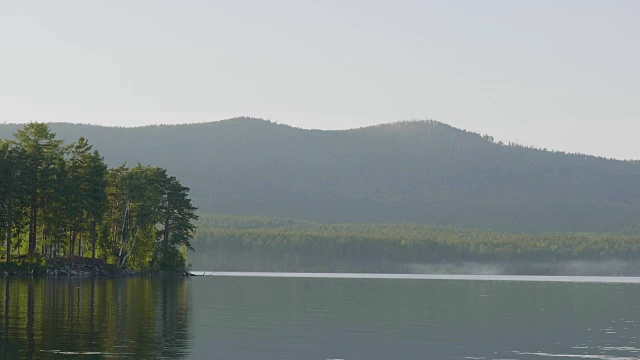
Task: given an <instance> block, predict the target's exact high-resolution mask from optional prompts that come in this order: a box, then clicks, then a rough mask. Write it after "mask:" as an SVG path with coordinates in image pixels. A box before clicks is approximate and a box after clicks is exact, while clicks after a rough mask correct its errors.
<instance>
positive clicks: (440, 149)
mask: <svg viewBox="0 0 640 360" xmlns="http://www.w3.org/2000/svg"><path fill="white" fill-rule="evenodd" d="M50 126H51V128H52V130H53V131H54V132H56V133H57V135H58V138H61V139H64V140H65V141H67V142H71V141H75V140H76V139H77V138H79V137H80V136H84V137H85V138H87V139H88V140H89V142H90V143H91V144H94V148H95V149H98V150H99V151H100V152H101V153H102V155H103V156H104V157H105V160H106V162H107V163H108V164H109V165H110V166H119V165H121V164H122V163H123V162H127V163H128V164H130V165H133V164H135V163H137V162H140V163H143V164H154V165H157V166H160V167H164V168H167V169H168V171H169V173H172V174H176V175H178V176H179V177H180V179H182V181H183V183H184V184H185V185H187V186H189V187H191V190H192V191H191V195H192V198H193V199H194V203H195V205H196V206H198V207H200V209H201V210H202V211H206V212H216V213H227V214H238V215H267V216H277V217H291V218H300V219H309V220H315V221H323V222H418V223H433V224H444V225H455V226H464V227H477V228H486V229H494V230H507V231H523V232H548V231H616V230H619V229H621V228H624V227H633V226H635V225H636V224H638V223H639V222H640V221H639V220H640V188H639V187H638V186H637V184H638V180H639V179H640V164H638V163H637V162H630V161H618V160H611V159H604V158H599V157H594V156H586V155H578V154H564V153H557V152H550V151H543V150H537V149H531V148H525V147H521V146H517V145H504V144H498V143H495V142H494V141H493V139H491V138H490V137H489V136H481V135H479V134H475V133H471V132H467V131H463V130H459V129H456V128H453V127H451V126H448V125H445V124H442V123H439V122H435V121H413V122H400V123H394V124H388V125H380V126H373V127H366V128H360V129H353V130H343V131H321V130H304V129H298V128H293V127H290V126H287V125H279V124H276V123H272V122H269V121H265V120H261V119H253V118H236V119H230V120H225V121H219V122H212V123H201V124H190V125H163V126H147V127H139V128H108V127H101V126H92V125H78V124H60V123H57V124H51V125H50ZM20 127H21V125H16V124H6V125H0V137H1V138H12V133H13V132H15V130H16V129H18V128H20Z"/></svg>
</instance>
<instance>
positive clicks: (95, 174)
mask: <svg viewBox="0 0 640 360" xmlns="http://www.w3.org/2000/svg"><path fill="white" fill-rule="evenodd" d="M197 218H198V216H197V215H196V208H195V207H194V206H193V205H192V204H191V200H190V198H189V188H187V187H185V186H183V185H182V184H181V182H180V180H178V179H177V178H176V177H174V176H171V175H169V174H168V173H167V171H166V170H165V169H163V168H160V167H155V166H150V165H141V164H138V165H136V166H134V167H129V166H127V165H126V164H125V165H121V166H118V167H114V168H108V167H107V165H106V164H105V162H104V159H103V157H102V155H101V154H100V152H99V151H98V150H94V149H93V146H92V145H91V144H90V143H89V141H88V140H87V139H85V138H84V137H80V138H79V139H78V140H77V141H76V142H74V143H72V144H64V143H63V141H62V140H59V139H57V138H56V134H55V133H54V132H52V131H51V129H50V127H49V126H48V125H47V124H43V123H29V124H26V125H24V127H23V128H21V129H18V130H17V131H16V132H15V133H14V138H13V139H5V140H2V141H0V230H1V232H2V234H3V235H4V236H3V242H2V245H3V247H4V251H3V252H2V257H3V258H4V263H3V264H1V265H2V268H3V271H4V272H5V274H7V273H15V272H18V273H21V272H25V271H28V272H30V273H33V272H37V273H43V272H45V271H47V269H49V271H51V270H54V269H55V270H54V271H57V270H58V268H60V271H62V272H69V271H74V270H71V268H73V266H75V265H76V264H83V265H84V267H83V268H85V269H87V271H88V272H97V271H98V264H100V266H101V267H100V269H99V270H100V272H104V273H113V272H114V271H117V272H122V271H136V272H160V271H162V272H182V271H184V269H185V268H186V266H187V256H186V252H187V250H192V249H193V248H192V246H191V243H190V240H191V239H192V237H193V234H194V230H195V225H194V221H195V220H197Z"/></svg>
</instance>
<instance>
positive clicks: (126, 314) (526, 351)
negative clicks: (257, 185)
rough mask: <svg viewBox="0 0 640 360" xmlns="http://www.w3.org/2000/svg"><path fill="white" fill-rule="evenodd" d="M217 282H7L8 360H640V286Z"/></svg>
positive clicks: (251, 277) (265, 278)
mask: <svg viewBox="0 0 640 360" xmlns="http://www.w3.org/2000/svg"><path fill="white" fill-rule="evenodd" d="M217 275H218V276H202V277H190V278H165V279H160V278H156V279H149V278H126V279H125V278H123V279H80V278H57V279H56V278H46V279H45V278H36V279H29V278H11V277H5V278H4V279H0V294H4V301H3V302H0V304H2V305H3V307H4V311H2V315H1V316H2V317H1V318H0V358H3V359H12V358H32V359H66V358H79V359H80V358H81V359H89V358H90V359H94V358H95V359H101V358H116V359H145V358H148V359H156V358H170V359H176V358H182V359H321V360H325V359H345V360H347V359H385V360H388V359H523V360H529V359H580V358H582V359H604V360H615V359H617V360H626V359H640V352H639V351H640V350H639V349H638V348H640V345H639V343H638V339H637V337H638V336H640V329H638V322H640V284H639V283H638V279H635V280H630V278H622V279H619V280H615V279H614V278H611V279H605V280H604V281H598V278H589V279H585V278H574V279H564V280H562V281H556V280H558V279H555V280H554V279H551V280H554V281H547V280H549V279H542V280H544V281H540V280H536V279H530V278H528V277H527V278H526V279H523V278H521V277H516V278H511V279H506V278H502V277H500V278H497V279H490V278H489V279H487V278H478V277H472V278H469V279H463V278H459V277H455V278H454V279H451V278H443V277H439V278H437V279H433V278H398V277H396V276H391V277H389V276H375V277H373V278H369V275H367V276H362V275H359V274H358V275H352V276H347V275H340V276H333V277H330V276H328V275H324V276H321V275H311V276H305V277H294V276H293V275H283V274H251V273H243V274H220V273H218V274H217ZM238 275H242V276H238ZM257 275H260V276H257ZM296 276H299V275H296ZM625 279H626V280H625ZM631 279H632V278H631ZM565 280H566V281H565ZM601 280H602V279H601ZM563 281H565V282H563Z"/></svg>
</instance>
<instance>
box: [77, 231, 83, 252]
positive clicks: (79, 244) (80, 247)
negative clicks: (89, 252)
mask: <svg viewBox="0 0 640 360" xmlns="http://www.w3.org/2000/svg"><path fill="white" fill-rule="evenodd" d="M78 257H82V233H80V239H78Z"/></svg>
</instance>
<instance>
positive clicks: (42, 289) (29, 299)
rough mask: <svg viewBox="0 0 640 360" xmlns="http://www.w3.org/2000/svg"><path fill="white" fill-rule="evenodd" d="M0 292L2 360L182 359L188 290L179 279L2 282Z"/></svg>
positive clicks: (187, 338) (186, 337)
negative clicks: (69, 359) (76, 357)
mask: <svg viewBox="0 0 640 360" xmlns="http://www.w3.org/2000/svg"><path fill="white" fill-rule="evenodd" d="M2 290H3V291H2ZM0 291H1V292H0V294H4V297H3V302H4V304H3V308H4V311H3V312H2V317H3V319H2V321H1V323H2V324H3V326H2V327H1V328H0V344H1V345H2V346H1V349H0V358H3V359H13V358H25V359H49V358H52V359H53V358H55V359H59V358H60V355H61V354H83V355H85V356H83V358H103V357H104V355H105V354H111V355H116V356H117V357H118V358H160V357H167V358H172V359H179V358H184V357H185V356H186V355H188V353H189V348H190V344H191V339H190V334H189V314H190V311H189V284H188V281H187V280H186V279H185V278H182V277H177V278H111V279H104V278H76V277H58V278H51V277H49V278H15V277H6V276H5V277H4V279H3V280H1V281H0Z"/></svg>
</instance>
